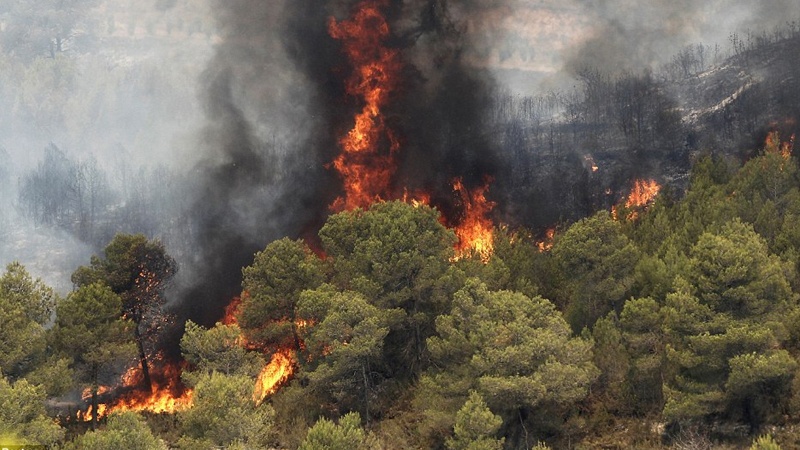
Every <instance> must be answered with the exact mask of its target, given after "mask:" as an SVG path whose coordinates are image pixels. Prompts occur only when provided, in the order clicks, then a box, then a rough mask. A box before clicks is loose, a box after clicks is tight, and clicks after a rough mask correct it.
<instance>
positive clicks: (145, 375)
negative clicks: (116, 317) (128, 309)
mask: <svg viewBox="0 0 800 450" xmlns="http://www.w3.org/2000/svg"><path fill="white" fill-rule="evenodd" d="M133 335H134V337H135V339H136V346H137V348H138V349H139V360H140V361H141V363H142V380H143V382H144V384H145V386H146V387H147V390H148V391H152V390H153V384H152V382H151V381H150V366H149V364H148V363H147V354H146V353H145V351H144V339H143V337H142V333H141V331H139V323H138V322H137V323H136V326H135V327H133Z"/></svg>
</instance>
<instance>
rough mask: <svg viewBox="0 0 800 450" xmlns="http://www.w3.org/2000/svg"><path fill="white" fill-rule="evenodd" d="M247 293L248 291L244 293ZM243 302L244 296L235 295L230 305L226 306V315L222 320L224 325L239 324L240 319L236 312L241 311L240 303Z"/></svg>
mask: <svg viewBox="0 0 800 450" xmlns="http://www.w3.org/2000/svg"><path fill="white" fill-rule="evenodd" d="M242 295H243V296H244V295H247V293H244V294H242ZM241 304H242V297H234V298H233V300H231V302H230V303H228V306H226V307H225V315H224V316H223V317H222V320H220V322H221V323H222V324H223V325H238V323H239V320H238V319H237V318H236V313H237V312H239V305H241Z"/></svg>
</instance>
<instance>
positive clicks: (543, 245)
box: [536, 228, 556, 252]
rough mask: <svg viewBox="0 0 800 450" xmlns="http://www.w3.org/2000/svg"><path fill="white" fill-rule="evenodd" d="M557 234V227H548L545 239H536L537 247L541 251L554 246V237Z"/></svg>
mask: <svg viewBox="0 0 800 450" xmlns="http://www.w3.org/2000/svg"><path fill="white" fill-rule="evenodd" d="M555 235H556V229H555V228H548V229H547V231H545V232H544V239H542V240H541V241H536V248H538V249H539V251H540V252H546V251H549V250H550V249H551V248H553V239H554V238H555Z"/></svg>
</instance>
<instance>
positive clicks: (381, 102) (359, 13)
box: [328, 0, 403, 211]
mask: <svg viewBox="0 0 800 450" xmlns="http://www.w3.org/2000/svg"><path fill="white" fill-rule="evenodd" d="M386 5H387V1H386V0H365V1H363V2H361V3H360V4H359V5H358V6H357V10H356V12H355V14H354V16H353V18H352V19H349V20H343V21H341V22H339V21H337V20H336V19H335V18H333V17H332V18H330V20H329V21H328V33H329V34H330V35H331V37H333V38H334V39H337V40H339V41H341V43H342V47H343V50H344V53H345V54H346V56H347V58H348V60H349V62H350V64H351V65H352V67H353V72H352V74H351V75H350V77H349V78H348V79H347V82H346V91H347V93H348V94H349V95H351V96H353V97H355V98H357V99H359V100H360V101H361V102H363V107H362V108H361V111H360V112H359V113H358V114H356V116H355V120H354V121H355V124H354V126H353V128H352V129H351V130H350V131H349V132H348V133H347V134H346V135H345V136H344V137H342V138H341V139H340V141H339V145H340V146H341V150H342V152H341V154H340V155H339V156H338V157H337V158H336V159H335V160H334V161H333V167H334V168H335V169H336V170H337V171H338V172H339V175H340V176H341V178H342V181H343V182H344V196H342V197H339V198H338V199H337V200H336V201H335V202H334V204H333V205H332V209H333V210H334V211H343V210H351V209H354V208H358V207H361V208H366V207H368V206H369V205H370V204H372V203H374V202H376V201H379V200H386V199H389V198H390V195H391V181H392V177H393V175H394V172H395V169H396V162H395V160H394V153H395V152H397V151H398V149H399V148H400V143H399V141H398V140H397V136H396V135H395V133H394V131H393V130H392V129H391V128H390V127H389V126H388V124H387V123H386V119H385V116H384V111H383V110H384V108H385V107H386V105H387V104H388V102H389V99H390V97H391V95H392V94H393V92H394V91H395V89H396V88H397V82H398V80H399V77H400V71H401V70H402V67H403V65H402V63H401V61H400V55H399V53H398V52H397V50H394V49H391V48H387V47H386V46H385V42H386V40H387V38H388V37H389V24H388V23H387V22H386V19H385V18H384V17H383V13H382V12H381V9H382V8H384V7H386Z"/></svg>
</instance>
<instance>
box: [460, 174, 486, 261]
mask: <svg viewBox="0 0 800 450" xmlns="http://www.w3.org/2000/svg"><path fill="white" fill-rule="evenodd" d="M490 181H491V180H487V181H486V184H484V185H483V186H482V187H480V188H478V189H475V190H473V191H472V192H470V191H468V190H467V189H466V188H465V187H464V184H463V183H462V182H461V179H460V178H457V179H456V180H454V181H453V191H454V192H455V193H456V194H458V196H459V199H460V201H461V205H462V208H463V212H464V217H463V220H462V221H461V223H459V224H458V225H457V226H456V227H455V228H454V229H453V231H455V233H456V236H457V237H458V244H457V245H456V258H460V257H464V256H465V255H467V254H469V253H471V252H473V251H474V252H475V253H477V254H478V256H480V258H481V260H482V261H484V262H487V261H488V260H489V258H490V257H491V255H492V249H493V240H494V231H493V230H494V224H493V223H492V221H491V219H489V212H491V210H492V208H494V202H491V201H488V200H487V199H486V195H485V194H486V191H487V190H488V189H489V183H490Z"/></svg>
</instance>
